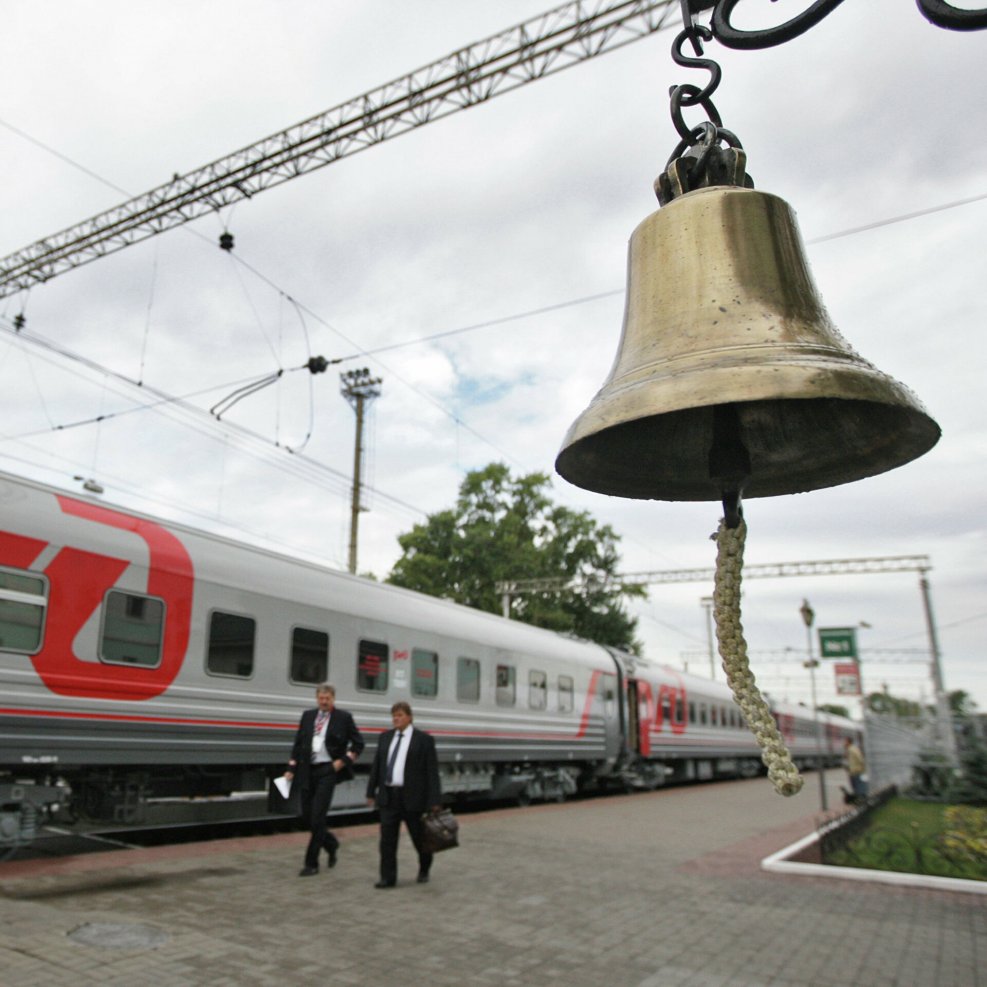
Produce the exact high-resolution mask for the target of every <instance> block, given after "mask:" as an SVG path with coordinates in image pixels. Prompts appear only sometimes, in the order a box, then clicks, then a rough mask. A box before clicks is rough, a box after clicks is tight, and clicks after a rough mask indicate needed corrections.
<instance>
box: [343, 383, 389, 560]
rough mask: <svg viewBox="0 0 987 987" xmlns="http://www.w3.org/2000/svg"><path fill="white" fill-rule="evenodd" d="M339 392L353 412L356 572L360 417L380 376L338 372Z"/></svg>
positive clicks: (352, 522)
mask: <svg viewBox="0 0 987 987" xmlns="http://www.w3.org/2000/svg"><path fill="white" fill-rule="evenodd" d="M339 378H340V382H341V383H340V388H339V389H340V391H341V393H342V395H343V397H344V398H346V400H347V402H348V403H349V405H350V407H351V408H352V409H353V410H354V411H355V412H356V442H355V443H354V447H353V498H352V500H351V502H350V552H349V571H350V572H351V573H353V574H354V575H355V574H356V545H357V530H358V529H359V526H360V510H361V508H360V467H361V466H362V464H363V419H364V410H365V408H366V405H367V402H368V401H372V400H373V399H374V398H376V397H380V385H381V383H382V380H381V378H380V377H371V376H370V371H369V370H368V369H367V368H366V367H361V368H360V369H359V370H347V371H346V372H345V373H342V374H340V375H339Z"/></svg>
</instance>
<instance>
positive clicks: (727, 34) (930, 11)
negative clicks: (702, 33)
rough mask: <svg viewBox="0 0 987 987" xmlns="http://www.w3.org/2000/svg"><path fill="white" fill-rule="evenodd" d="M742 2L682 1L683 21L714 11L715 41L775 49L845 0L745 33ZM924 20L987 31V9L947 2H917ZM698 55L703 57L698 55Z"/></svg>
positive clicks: (821, 1)
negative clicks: (738, 23)
mask: <svg viewBox="0 0 987 987" xmlns="http://www.w3.org/2000/svg"><path fill="white" fill-rule="evenodd" d="M741 2H742V0H681V3H682V21H683V23H684V24H685V25H686V26H688V25H689V24H693V25H694V24H695V23H696V17H697V15H698V14H701V13H703V12H704V11H707V10H712V12H713V14H712V23H711V25H710V27H711V30H712V33H713V37H714V38H716V40H717V41H719V42H720V44H722V45H724V46H725V47H727V48H741V49H748V50H749V49H756V48H771V47H773V46H774V45H780V44H784V43H785V42H786V41H791V40H792V39H793V38H797V37H798V36H799V35H801V34H805V32H806V31H808V30H810V29H811V28H813V27H815V26H816V25H817V24H818V23H819V22H820V21H821V20H823V19H824V18H825V17H828V16H829V15H830V14H831V13H832V12H833V11H834V10H836V8H837V7H838V6H839V5H840V4H841V3H843V0H816V2H815V3H813V4H811V5H810V6H809V7H807V8H806V9H805V10H803V11H802V13H801V14H796V15H795V16H794V17H791V18H789V19H788V20H787V21H784V22H782V23H781V24H778V25H776V26H774V27H769V28H762V29H760V30H755V31H744V30H741V29H739V28H736V27H734V26H733V24H732V23H731V16H732V14H733V12H734V10H735V9H736V7H737V6H738V4H740V3H741ZM916 4H917V6H918V9H919V10H920V11H921V13H922V14H923V16H924V17H925V18H926V19H927V20H929V21H930V22H931V23H932V24H935V25H936V26H937V27H942V28H945V29H946V30H948V31H980V30H984V29H985V28H987V7H982V8H979V9H976V10H968V9H961V8H959V7H955V6H953V4H951V3H948V2H947V0H916ZM697 54H699V53H698V52H697Z"/></svg>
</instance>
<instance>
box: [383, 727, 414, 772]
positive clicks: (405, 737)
mask: <svg viewBox="0 0 987 987" xmlns="http://www.w3.org/2000/svg"><path fill="white" fill-rule="evenodd" d="M414 729H415V728H414V727H413V726H412V725H411V724H410V723H409V724H408V725H407V726H406V727H405V728H404V730H402V731H401V736H400V738H399V737H398V735H397V733H395V734H394V737H393V739H392V740H391V746H390V747H388V748H387V761H388V762H390V760H391V755H392V754H393V753H394V745H395V744H400V745H401V746H400V748H398V756H397V760H396V761H395V762H394V767H393V768H392V769H391V785H392V786H396V785H404V765H405V762H406V761H407V760H408V747H409V746H410V744H411V734H412V733H413V732H414Z"/></svg>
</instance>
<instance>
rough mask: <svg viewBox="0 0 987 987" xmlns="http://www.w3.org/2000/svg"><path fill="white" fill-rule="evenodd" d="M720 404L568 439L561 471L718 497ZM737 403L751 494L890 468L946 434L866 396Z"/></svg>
mask: <svg viewBox="0 0 987 987" xmlns="http://www.w3.org/2000/svg"><path fill="white" fill-rule="evenodd" d="M716 407H717V406H715V405H710V406H707V407H701V408H688V409H683V410H680V411H671V412H667V413H664V414H656V415H646V416H644V417H641V418H637V419H634V420H632V421H627V422H623V423H621V424H617V425H612V426H610V427H606V428H602V429H600V430H599V431H596V432H593V433H592V434H588V435H583V436H582V437H580V438H575V439H573V440H571V441H570V440H569V439H567V441H566V443H565V445H564V447H563V449H562V451H561V452H560V453H559V455H558V457H557V458H556V460H555V468H556V470H557V471H558V473H559V475H560V476H562V477H563V478H564V479H566V480H568V481H569V482H570V483H572V484H575V485H576V486H578V487H583V488H584V489H586V490H592V491H594V492H595V493H602V494H608V495H610V496H614V497H631V498H636V499H640V500H683V501H700V500H712V501H718V500H720V499H721V498H722V497H723V492H724V491H723V482H722V480H720V479H718V478H714V477H711V476H710V461H709V453H710V449H711V447H712V445H713V440H714V412H715V409H716ZM733 407H734V409H735V411H736V413H737V418H738V421H739V425H740V434H741V437H742V441H743V444H744V447H745V449H746V451H747V454H748V456H749V458H750V475H749V477H748V478H747V479H746V480H745V482H744V486H743V493H744V499H745V500H746V499H749V498H752V497H776V496H780V495H782V494H793V493H805V492H807V491H809V490H818V489H822V488H825V487H835V486H839V485H840V484H843V483H851V482H853V481H855V480H862V479H864V478H865V477H868V476H877V475H878V474H880V473H886V472H887V471H888V470H892V469H895V468H896V467H898V466H903V465H904V464H905V463H908V462H910V461H911V460H913V459H917V458H918V457H919V456H921V455H923V454H924V453H926V452H928V451H929V450H930V449H931V448H932V447H933V446H934V445H935V444H936V442H938V441H939V436H940V434H941V433H940V430H939V426H938V425H937V424H936V423H935V422H934V421H933V420H932V419H931V418H930V417H929V416H928V415H927V414H926V413H925V412H924V411H923V410H922V409H921V408H920V407H910V406H901V405H889V404H878V403H875V402H873V401H868V400H861V399H846V398H827V397H823V398H803V399H778V398H772V399H767V400H763V401H745V402H739V403H737V404H736V405H734V406H733ZM578 424H579V422H577V423H576V426H578ZM576 426H573V431H575V429H576Z"/></svg>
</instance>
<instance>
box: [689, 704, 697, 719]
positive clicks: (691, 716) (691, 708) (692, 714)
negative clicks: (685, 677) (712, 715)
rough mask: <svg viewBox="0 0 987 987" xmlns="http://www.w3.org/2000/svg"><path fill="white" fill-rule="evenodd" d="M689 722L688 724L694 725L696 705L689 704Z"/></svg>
mask: <svg viewBox="0 0 987 987" xmlns="http://www.w3.org/2000/svg"><path fill="white" fill-rule="evenodd" d="M689 722H690V723H695V722H696V704H695V703H689Z"/></svg>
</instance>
